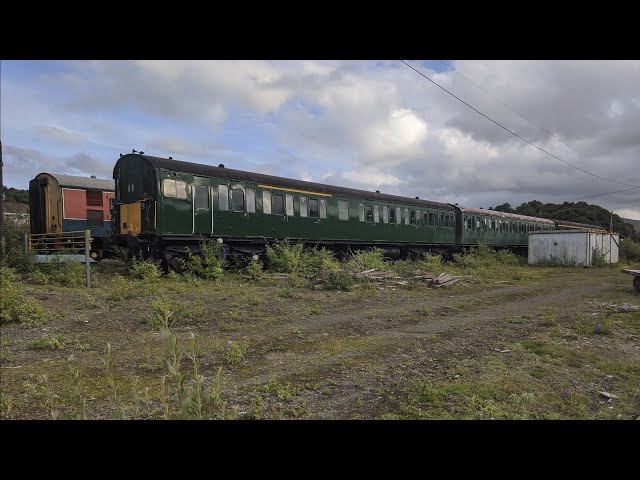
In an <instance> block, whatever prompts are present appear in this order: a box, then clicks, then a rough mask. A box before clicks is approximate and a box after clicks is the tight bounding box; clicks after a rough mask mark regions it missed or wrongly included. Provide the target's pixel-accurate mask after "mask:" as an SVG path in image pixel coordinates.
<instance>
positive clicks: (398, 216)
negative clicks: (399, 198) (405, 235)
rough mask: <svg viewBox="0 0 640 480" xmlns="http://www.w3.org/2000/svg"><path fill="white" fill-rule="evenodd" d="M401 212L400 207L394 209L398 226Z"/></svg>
mask: <svg viewBox="0 0 640 480" xmlns="http://www.w3.org/2000/svg"><path fill="white" fill-rule="evenodd" d="M401 212H402V210H401V209H400V207H396V223H397V224H398V225H400V224H401V223H402V213H401Z"/></svg>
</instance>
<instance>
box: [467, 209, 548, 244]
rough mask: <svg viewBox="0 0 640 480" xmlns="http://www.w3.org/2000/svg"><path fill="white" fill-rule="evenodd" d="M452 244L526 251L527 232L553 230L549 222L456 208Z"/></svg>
mask: <svg viewBox="0 0 640 480" xmlns="http://www.w3.org/2000/svg"><path fill="white" fill-rule="evenodd" d="M457 217H458V218H457V224H458V231H457V236H456V244H457V245H459V246H461V247H468V246H472V245H478V244H479V243H483V244H486V245H490V246H492V247H502V248H512V249H514V250H518V249H524V248H527V245H528V241H529V240H528V235H529V232H534V231H541V230H555V229H556V227H555V224H554V222H553V221H552V220H548V219H546V218H538V217H529V216H526V215H517V214H515V213H505V212H499V211H496V210H484V209H478V208H462V207H459V211H458V213H457Z"/></svg>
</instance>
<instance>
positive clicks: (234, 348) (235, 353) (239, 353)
mask: <svg viewBox="0 0 640 480" xmlns="http://www.w3.org/2000/svg"><path fill="white" fill-rule="evenodd" d="M244 352H245V348H244V347H242V346H241V345H239V344H237V343H236V342H229V346H228V348H227V364H228V365H230V366H234V365H237V364H239V363H240V362H241V361H242V360H243V359H244Z"/></svg>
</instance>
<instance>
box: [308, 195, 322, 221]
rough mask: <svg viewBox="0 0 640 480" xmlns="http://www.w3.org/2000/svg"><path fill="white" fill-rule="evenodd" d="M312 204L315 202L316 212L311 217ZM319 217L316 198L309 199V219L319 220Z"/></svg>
mask: <svg viewBox="0 0 640 480" xmlns="http://www.w3.org/2000/svg"><path fill="white" fill-rule="evenodd" d="M312 202H315V204H316V211H315V213H316V214H315V215H311V212H312V210H311V204H312ZM319 217H320V208H319V204H318V199H317V198H309V218H319Z"/></svg>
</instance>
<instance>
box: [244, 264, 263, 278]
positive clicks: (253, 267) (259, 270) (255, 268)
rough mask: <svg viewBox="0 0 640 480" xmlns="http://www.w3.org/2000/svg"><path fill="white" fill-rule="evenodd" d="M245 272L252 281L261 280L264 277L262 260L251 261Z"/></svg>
mask: <svg viewBox="0 0 640 480" xmlns="http://www.w3.org/2000/svg"><path fill="white" fill-rule="evenodd" d="M244 271H245V272H246V274H247V275H249V277H251V280H259V279H261V278H263V277H264V269H263V267H262V262H261V261H260V260H251V262H250V263H249V265H247V266H246V267H245V269H244Z"/></svg>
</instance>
